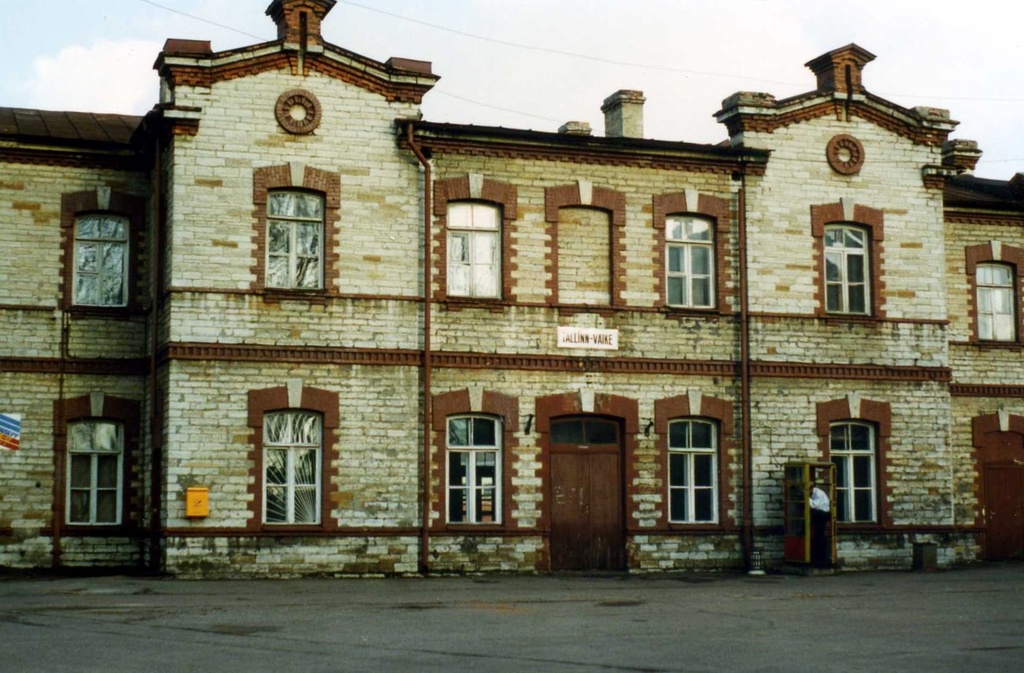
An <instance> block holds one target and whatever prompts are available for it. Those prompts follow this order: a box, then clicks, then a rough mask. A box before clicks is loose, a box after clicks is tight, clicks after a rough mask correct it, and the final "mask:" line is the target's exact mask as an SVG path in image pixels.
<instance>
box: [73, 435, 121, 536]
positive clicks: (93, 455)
mask: <svg viewBox="0 0 1024 673" xmlns="http://www.w3.org/2000/svg"><path fill="white" fill-rule="evenodd" d="M85 425H89V426H92V427H93V428H97V427H99V426H107V427H110V428H111V429H112V431H113V433H114V445H115V446H114V448H113V450H104V449H100V448H96V447H95V446H94V445H92V444H91V443H90V445H89V446H77V445H76V438H77V437H79V436H80V433H78V432H76V429H77V428H79V427H83V426H85ZM67 442H68V452H67V454H68V455H67V489H66V491H67V503H66V505H65V512H64V515H65V521H67V522H68V524H69V525H73V526H119V525H121V517H122V511H121V510H122V509H123V502H124V425H123V424H122V423H119V422H117V421H110V420H106V419H101V418H88V419H83V420H81V421H75V422H73V423H69V424H68V433H67ZM115 454H116V456H117V484H116V486H104V487H101V486H100V485H99V461H100V458H101V457H109V456H111V455H115ZM81 456H88V458H89V484H88V486H84V487H83V486H74V485H73V484H74V481H73V470H74V464H75V462H76V461H75V458H76V457H81ZM100 492H107V493H110V492H113V493H114V499H115V500H114V502H115V504H114V519H113V520H112V521H100V520H98V512H97V509H98V507H97V500H98V497H97V496H98V495H99V494H100ZM75 493H86V494H87V497H88V499H89V514H88V518H87V519H78V520H76V519H73V518H72V501H73V496H74V494H75Z"/></svg>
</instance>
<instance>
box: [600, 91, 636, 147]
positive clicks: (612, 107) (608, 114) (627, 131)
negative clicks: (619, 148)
mask: <svg viewBox="0 0 1024 673" xmlns="http://www.w3.org/2000/svg"><path fill="white" fill-rule="evenodd" d="M646 100H647V99H646V98H644V92H643V91H631V90H629V89H621V90H619V91H616V92H615V93H613V94H612V95H611V96H608V97H607V98H605V99H604V105H602V106H601V112H603V113H604V134H605V136H607V137H609V138H643V137H644V101H646Z"/></svg>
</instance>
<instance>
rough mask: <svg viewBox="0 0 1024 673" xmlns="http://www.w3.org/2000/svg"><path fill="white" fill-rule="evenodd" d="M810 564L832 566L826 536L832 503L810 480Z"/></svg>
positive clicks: (830, 519)
mask: <svg viewBox="0 0 1024 673" xmlns="http://www.w3.org/2000/svg"><path fill="white" fill-rule="evenodd" d="M810 504H811V565H813V566H815V567H817V568H829V567H831V566H832V551H831V549H830V547H831V546H832V545H831V540H829V538H828V531H829V524H830V523H831V522H832V503H831V501H830V500H829V498H828V494H826V493H825V491H823V490H821V489H820V488H818V486H817V485H816V484H815V483H814V482H811V503H810Z"/></svg>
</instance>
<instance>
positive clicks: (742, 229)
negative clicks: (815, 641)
mask: <svg viewBox="0 0 1024 673" xmlns="http://www.w3.org/2000/svg"><path fill="white" fill-rule="evenodd" d="M737 211H738V213H737V219H738V228H739V255H740V259H739V267H740V268H739V283H740V287H739V290H740V404H741V406H742V411H741V413H742V419H743V421H742V426H741V427H742V433H743V440H742V442H743V537H742V548H743V565H744V567H745V568H746V569H747V570H750V569H751V559H752V558H753V554H752V552H753V549H754V521H753V517H754V503H753V501H752V499H753V497H754V485H753V483H752V480H753V472H754V469H753V450H752V448H751V439H752V430H751V421H750V409H751V402H750V306H749V297H748V292H749V285H748V278H747V170H746V165H745V164H744V165H742V166H741V167H740V193H739V195H738V203H737Z"/></svg>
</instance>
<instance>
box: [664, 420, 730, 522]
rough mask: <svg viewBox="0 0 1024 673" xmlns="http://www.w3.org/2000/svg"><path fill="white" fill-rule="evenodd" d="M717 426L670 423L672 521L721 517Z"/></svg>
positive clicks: (669, 477) (670, 508)
mask: <svg viewBox="0 0 1024 673" xmlns="http://www.w3.org/2000/svg"><path fill="white" fill-rule="evenodd" d="M717 444H718V437H717V427H716V426H715V425H714V424H713V423H710V422H708V421H698V420H680V421H673V422H671V423H670V424H669V426H668V482H669V489H668V490H669V521H671V522H673V523H714V522H716V521H717V520H718V465H717V454H718V450H717Z"/></svg>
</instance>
